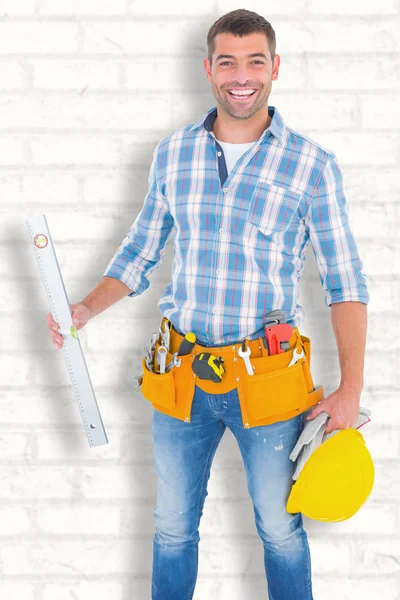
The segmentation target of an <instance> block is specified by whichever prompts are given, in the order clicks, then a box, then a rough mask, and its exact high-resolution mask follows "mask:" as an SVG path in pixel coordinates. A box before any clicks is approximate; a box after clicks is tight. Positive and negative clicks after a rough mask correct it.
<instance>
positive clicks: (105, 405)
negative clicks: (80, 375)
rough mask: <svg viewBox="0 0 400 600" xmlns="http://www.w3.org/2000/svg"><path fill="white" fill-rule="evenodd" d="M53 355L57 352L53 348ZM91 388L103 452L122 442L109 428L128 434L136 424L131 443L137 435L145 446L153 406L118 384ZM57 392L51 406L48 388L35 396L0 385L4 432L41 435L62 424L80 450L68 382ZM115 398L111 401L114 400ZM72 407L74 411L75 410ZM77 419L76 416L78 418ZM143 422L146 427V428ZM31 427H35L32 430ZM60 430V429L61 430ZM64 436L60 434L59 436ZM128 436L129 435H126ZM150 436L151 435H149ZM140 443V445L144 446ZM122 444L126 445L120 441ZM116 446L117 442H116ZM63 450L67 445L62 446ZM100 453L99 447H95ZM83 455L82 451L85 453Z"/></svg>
mask: <svg viewBox="0 0 400 600" xmlns="http://www.w3.org/2000/svg"><path fill="white" fill-rule="evenodd" d="M54 352H58V351H57V350H56V349H55V348H54ZM93 384H94V387H95V394H96V400H97V403H98V405H99V408H100V412H101V414H102V417H103V420H104V421H105V428H106V431H107V434H110V437H111V436H112V438H113V439H111V441H110V444H109V445H107V446H105V447H106V448H107V452H108V451H109V450H110V447H111V444H112V446H113V447H114V439H115V445H117V439H124V440H125V436H124V433H123V432H122V431H118V432H117V431H116V432H115V433H114V434H113V433H112V431H111V433H110V430H111V428H116V430H117V429H121V427H122V428H124V427H125V428H126V429H127V430H128V431H130V432H131V428H132V426H135V425H140V428H138V429H137V431H136V433H135V438H134V439H135V440H136V439H137V436H139V435H141V436H142V437H141V438H140V439H144V440H145V442H146V443H147V444H149V443H150V442H149V441H148V440H149V438H148V432H149V428H150V418H151V416H152V414H153V411H154V409H153V407H152V405H151V404H150V402H143V397H142V394H141V392H140V391H137V390H134V389H132V388H131V387H129V386H128V385H127V386H125V387H122V385H121V384H120V385H119V386H118V387H108V388H100V389H99V388H98V387H97V385H96V382H95V381H93ZM56 392H57V404H55V403H54V395H55V392H54V388H52V387H51V386H43V387H38V386H37V387H36V388H35V394H32V392H31V391H29V386H27V387H24V386H23V387H16V386H14V387H9V388H6V387H5V386H3V390H2V391H0V407H1V413H0V425H1V426H3V427H4V428H5V429H7V428H8V427H10V426H16V427H18V428H20V426H21V425H22V426H23V427H25V426H26V428H27V429H28V428H29V430H30V431H31V432H32V431H34V430H35V431H36V430H38V431H40V432H41V433H40V434H39V433H38V435H39V437H40V435H42V434H43V431H46V432H47V430H51V429H53V428H54V426H57V427H59V425H60V423H62V424H63V426H64V427H65V430H66V429H68V434H69V435H70V439H72V438H73V439H74V441H77V440H79V444H80V448H81V449H80V450H79V452H82V448H83V445H84V443H86V442H85V441H84V440H85V437H84V436H85V433H84V429H83V424H81V423H79V421H78V419H77V416H78V413H77V412H76V411H77V409H78V407H77V404H76V405H75V404H74V403H75V402H76V400H75V396H74V392H73V389H72V386H71V382H69V383H66V384H65V385H64V386H58V387H57V389H56ZM114 399H115V401H114ZM27 402H29V406H30V409H31V410H29V411H27V410H26V406H27ZM75 406H76V408H75ZM78 418H79V416H78ZM146 420H147V426H146ZM33 426H35V427H33ZM61 431H63V430H61ZM63 435H64V433H63ZM130 435H131V434H130ZM150 437H151V433H150ZM145 442H143V443H145ZM124 443H125V444H126V443H127V442H126V441H124ZM118 444H119V442H118ZM65 448H67V446H65ZM99 450H100V448H99ZM85 456H86V452H85ZM130 462H135V457H133V458H132V457H131V458H130Z"/></svg>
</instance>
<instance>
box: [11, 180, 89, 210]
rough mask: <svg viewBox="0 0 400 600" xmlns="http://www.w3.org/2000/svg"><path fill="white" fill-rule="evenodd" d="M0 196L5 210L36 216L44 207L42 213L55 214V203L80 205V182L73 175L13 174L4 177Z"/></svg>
mask: <svg viewBox="0 0 400 600" xmlns="http://www.w3.org/2000/svg"><path fill="white" fill-rule="evenodd" d="M0 194H1V197H2V198H3V206H4V207H6V206H13V207H14V209H15V208H17V207H18V209H26V210H28V211H29V212H34V210H35V209H34V206H35V205H40V211H39V212H41V213H44V212H45V211H46V210H47V209H49V210H51V209H52V208H53V207H54V204H55V203H59V204H66V205H73V203H74V201H75V202H78V200H79V197H78V178H77V176H76V175H74V174H69V173H62V172H61V173H60V172H58V173H53V172H47V173H46V172H42V173H37V174H34V173H27V172H25V173H24V174H22V175H21V174H19V173H16V174H14V173H12V174H11V173H9V174H6V175H3V176H1V175H0Z"/></svg>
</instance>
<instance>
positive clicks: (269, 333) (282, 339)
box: [263, 310, 293, 355]
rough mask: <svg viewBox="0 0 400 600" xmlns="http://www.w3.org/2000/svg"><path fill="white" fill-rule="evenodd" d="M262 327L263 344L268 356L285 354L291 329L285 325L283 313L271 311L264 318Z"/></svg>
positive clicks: (287, 324) (282, 311) (281, 311)
mask: <svg viewBox="0 0 400 600" xmlns="http://www.w3.org/2000/svg"><path fill="white" fill-rule="evenodd" d="M263 325H264V335H265V338H263V342H264V345H265V346H266V348H267V350H268V355H273V354H280V353H281V352H286V351H287V350H288V349H289V345H290V339H291V337H292V334H293V328H292V326H291V325H289V323H286V315H285V311H284V310H272V311H271V312H269V313H268V314H267V316H266V317H265V319H264V321H263Z"/></svg>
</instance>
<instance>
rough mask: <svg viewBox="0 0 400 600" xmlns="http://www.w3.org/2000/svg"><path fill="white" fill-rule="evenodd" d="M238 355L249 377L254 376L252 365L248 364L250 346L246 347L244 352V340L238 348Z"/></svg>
mask: <svg viewBox="0 0 400 600" xmlns="http://www.w3.org/2000/svg"><path fill="white" fill-rule="evenodd" d="M238 354H239V356H240V357H241V358H243V360H244V364H245V365H246V371H247V373H248V374H249V375H254V371H253V365H252V364H251V362H250V354H251V350H250V346H248V347H247V350H246V340H243V342H242V345H241V346H239V350H238Z"/></svg>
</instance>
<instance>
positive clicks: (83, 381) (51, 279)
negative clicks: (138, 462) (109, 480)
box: [26, 215, 108, 446]
mask: <svg viewBox="0 0 400 600" xmlns="http://www.w3.org/2000/svg"><path fill="white" fill-rule="evenodd" d="M26 223H27V225H28V229H29V233H30V235H31V240H32V242H33V249H34V251H35V255H36V258H37V261H38V265H39V269H40V273H41V275H42V279H43V283H44V288H45V290H46V294H47V298H48V301H49V304H50V309H51V314H52V316H53V319H54V321H55V322H56V323H58V324H59V326H60V329H59V332H58V333H60V334H61V335H62V336H63V345H62V349H63V352H64V358H65V361H66V364H67V368H68V372H69V375H70V378H71V383H72V387H73V390H74V392H75V396H76V400H77V402H78V406H79V410H80V412H81V417H82V421H83V424H84V427H85V430H86V435H87V438H88V441H89V445H90V446H101V445H104V444H108V439H107V435H106V432H105V430H104V425H103V421H102V419H101V415H100V411H99V407H98V405H97V401H96V397H95V394H94V390H93V386H92V382H91V380H90V376H89V372H88V369H87V366H86V362H85V358H84V356H83V351H82V347H81V344H80V341H79V336H78V331H77V329H76V327H75V326H74V325H73V323H72V314H71V309H70V304H69V301H68V296H67V292H66V290H65V286H64V281H63V278H62V275H61V271H60V267H59V264H58V261H57V256H56V253H55V250H54V246H53V241H52V239H51V235H50V231H49V228H48V225H47V220H46V217H45V215H41V216H35V217H31V218H30V219H26Z"/></svg>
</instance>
